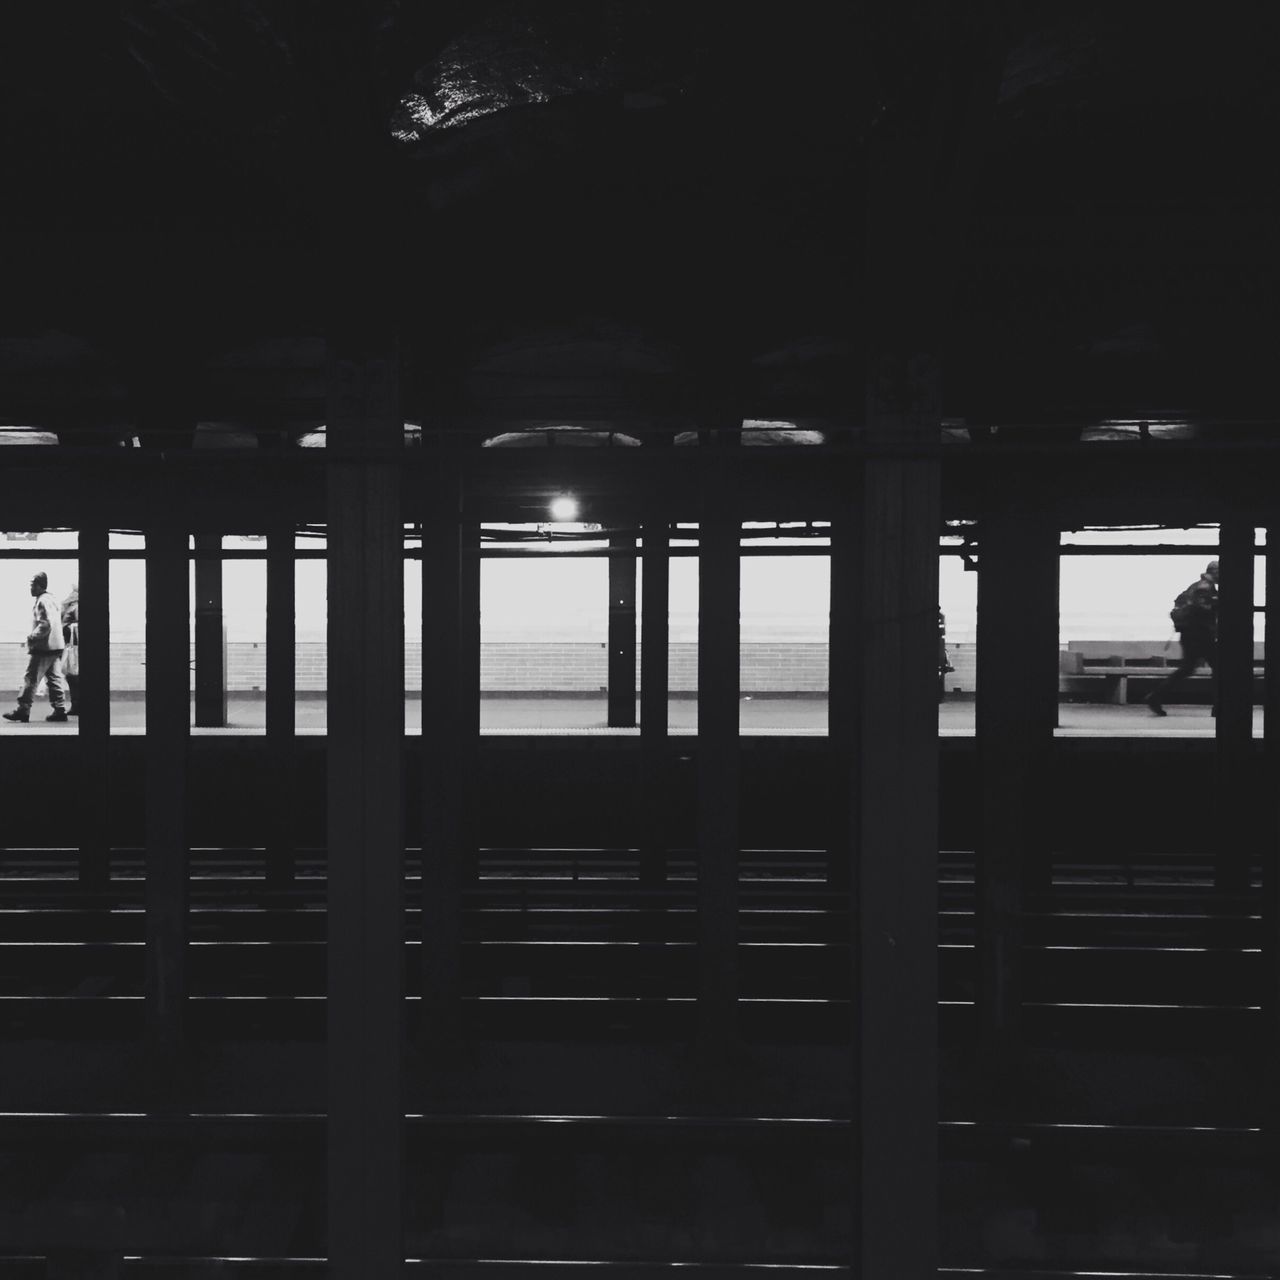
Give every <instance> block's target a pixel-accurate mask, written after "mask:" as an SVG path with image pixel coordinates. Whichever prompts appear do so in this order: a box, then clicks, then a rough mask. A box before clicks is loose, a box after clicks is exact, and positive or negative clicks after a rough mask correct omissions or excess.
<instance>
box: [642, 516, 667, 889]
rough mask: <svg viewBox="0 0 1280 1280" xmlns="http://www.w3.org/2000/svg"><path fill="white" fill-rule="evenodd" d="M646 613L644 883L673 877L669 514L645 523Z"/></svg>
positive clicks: (646, 885) (647, 885) (651, 885)
mask: <svg viewBox="0 0 1280 1280" xmlns="http://www.w3.org/2000/svg"><path fill="white" fill-rule="evenodd" d="M643 539H644V540H643V548H642V552H641V554H642V555H643V557H644V608H643V609H642V610H641V612H640V629H641V639H640V665H641V669H640V761H641V764H640V772H641V783H640V785H641V793H642V802H643V803H642V812H643V818H642V821H643V830H642V832H641V841H642V843H641V848H640V883H641V885H642V886H643V887H644V888H646V889H653V888H657V887H658V886H659V885H661V884H662V883H663V881H664V880H666V878H667V822H666V820H667V811H668V806H669V804H670V798H669V796H668V792H667V733H668V719H667V715H668V702H669V697H670V688H669V685H670V665H669V650H670V619H671V600H670V596H671V546H670V540H669V534H668V520H667V516H666V514H665V512H659V511H651V512H650V514H649V516H648V518H646V520H645V522H644V531H643Z"/></svg>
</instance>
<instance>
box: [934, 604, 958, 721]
mask: <svg viewBox="0 0 1280 1280" xmlns="http://www.w3.org/2000/svg"><path fill="white" fill-rule="evenodd" d="M954 670H955V667H953V666H952V665H951V658H950V656H949V655H948V653H947V619H946V617H945V616H944V614H943V612H942V609H941V607H939V609H938V701H939V702H941V701H942V700H943V698H944V697H946V693H947V673H948V672H949V671H954Z"/></svg>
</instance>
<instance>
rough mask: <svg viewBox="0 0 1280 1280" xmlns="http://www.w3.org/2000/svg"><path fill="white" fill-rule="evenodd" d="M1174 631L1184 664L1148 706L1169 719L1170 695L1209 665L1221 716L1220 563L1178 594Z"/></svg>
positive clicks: (1172, 612)
mask: <svg viewBox="0 0 1280 1280" xmlns="http://www.w3.org/2000/svg"><path fill="white" fill-rule="evenodd" d="M1169 616H1170V618H1172V620H1173V625H1174V629H1175V630H1176V631H1177V633H1178V640H1179V643H1180V644H1181V645H1182V661H1181V662H1179V663H1178V665H1177V666H1176V667H1175V668H1174V670H1173V674H1172V675H1170V676H1169V677H1168V679H1166V680H1163V681H1161V683H1160V684H1158V685H1157V686H1156V687H1155V688H1154V689H1153V690H1152V691H1151V692H1150V693H1149V694H1147V697H1146V704H1147V706H1149V707H1150V708H1151V711H1152V713H1153V714H1154V715H1157V716H1165V715H1168V714H1169V713H1168V712H1167V711H1166V710H1165V709H1164V704H1165V703H1166V702H1167V701H1168V700H1169V697H1170V695H1171V694H1172V693H1173V692H1174V691H1175V690H1176V689H1177V688H1178V687H1179V686H1180V685H1182V684H1183V683H1185V682H1186V681H1187V680H1188V679H1190V677H1191V676H1192V675H1194V674H1195V672H1196V671H1197V670H1199V668H1200V666H1201V665H1202V664H1208V667H1209V673H1210V675H1212V676H1213V678H1214V706H1213V714H1214V715H1216V714H1217V712H1218V706H1217V702H1218V699H1217V671H1216V669H1215V666H1214V663H1215V660H1216V657H1217V654H1216V650H1217V644H1218V562H1217V561H1216V560H1210V561H1209V563H1208V564H1207V565H1205V570H1204V572H1203V573H1202V574H1201V575H1200V577H1199V579H1198V580H1197V581H1195V582H1193V583H1192V584H1191V585H1190V586H1189V587H1188V588H1187V589H1186V590H1185V591H1182V592H1180V593H1179V594H1178V598H1177V599H1176V600H1175V601H1174V602H1173V608H1172V609H1171V610H1170V611H1169Z"/></svg>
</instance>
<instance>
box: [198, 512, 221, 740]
mask: <svg viewBox="0 0 1280 1280" xmlns="http://www.w3.org/2000/svg"><path fill="white" fill-rule="evenodd" d="M195 575H196V679H195V685H196V725H197V727H199V728H214V729H222V728H225V727H226V724H227V661H226V659H227V647H226V625H225V622H224V621H223V617H222V535H221V534H217V533H198V534H196V535H195Z"/></svg>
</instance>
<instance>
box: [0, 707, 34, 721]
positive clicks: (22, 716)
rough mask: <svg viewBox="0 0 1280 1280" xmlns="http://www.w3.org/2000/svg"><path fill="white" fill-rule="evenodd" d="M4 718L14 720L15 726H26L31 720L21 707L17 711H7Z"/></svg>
mask: <svg viewBox="0 0 1280 1280" xmlns="http://www.w3.org/2000/svg"><path fill="white" fill-rule="evenodd" d="M4 718H5V719H6V720H12V721H13V722H14V724H26V723H27V721H28V720H30V719H31V717H30V715H28V714H27V712H25V711H23V710H22V708H21V707H19V708H18V710H17V711H6V712H5V713H4Z"/></svg>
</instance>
